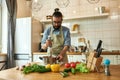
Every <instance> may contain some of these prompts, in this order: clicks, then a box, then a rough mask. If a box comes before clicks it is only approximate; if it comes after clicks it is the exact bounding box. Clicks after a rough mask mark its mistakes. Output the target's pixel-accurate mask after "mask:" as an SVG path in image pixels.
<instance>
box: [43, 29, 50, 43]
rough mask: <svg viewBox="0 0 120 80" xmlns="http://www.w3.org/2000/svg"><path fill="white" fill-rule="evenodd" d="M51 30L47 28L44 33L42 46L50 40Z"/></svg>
mask: <svg viewBox="0 0 120 80" xmlns="http://www.w3.org/2000/svg"><path fill="white" fill-rule="evenodd" d="M49 29H50V28H47V29H46V30H45V31H44V33H43V38H42V40H41V45H43V44H45V42H46V40H47V39H48V35H49V33H50V30H49Z"/></svg>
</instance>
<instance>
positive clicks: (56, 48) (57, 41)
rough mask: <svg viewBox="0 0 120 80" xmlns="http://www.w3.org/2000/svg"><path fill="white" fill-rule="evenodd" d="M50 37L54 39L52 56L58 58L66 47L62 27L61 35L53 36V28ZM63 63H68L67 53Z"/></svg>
mask: <svg viewBox="0 0 120 80" xmlns="http://www.w3.org/2000/svg"><path fill="white" fill-rule="evenodd" d="M50 36H51V39H52V55H53V56H55V57H56V56H57V55H59V54H60V52H61V51H62V49H63V47H64V37H63V31H62V27H60V34H58V35H56V34H53V28H51V32H50ZM63 62H68V59H67V54H66V53H65V54H64V55H63Z"/></svg>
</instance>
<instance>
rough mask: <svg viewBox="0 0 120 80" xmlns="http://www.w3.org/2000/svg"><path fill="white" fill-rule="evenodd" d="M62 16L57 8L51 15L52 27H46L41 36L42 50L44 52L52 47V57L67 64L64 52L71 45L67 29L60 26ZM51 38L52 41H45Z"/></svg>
mask: <svg viewBox="0 0 120 80" xmlns="http://www.w3.org/2000/svg"><path fill="white" fill-rule="evenodd" d="M62 20H63V15H62V13H61V12H60V11H59V9H58V8H56V9H55V12H54V13H53V15H52V26H51V27H48V28H47V29H46V30H45V31H44V34H43V38H42V42H41V44H42V49H44V50H46V49H47V47H48V46H50V45H52V55H54V56H56V58H58V59H59V60H60V61H63V62H67V61H68V60H67V55H66V51H67V50H68V49H69V47H70V45H71V38H70V31H69V29H68V28H67V27H65V26H62V25H61V24H62ZM48 36H51V39H52V41H50V40H47V39H48Z"/></svg>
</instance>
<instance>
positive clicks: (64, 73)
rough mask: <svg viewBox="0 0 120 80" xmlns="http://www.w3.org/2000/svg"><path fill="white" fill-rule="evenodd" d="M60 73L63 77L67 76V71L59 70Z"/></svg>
mask: <svg viewBox="0 0 120 80" xmlns="http://www.w3.org/2000/svg"><path fill="white" fill-rule="evenodd" d="M60 74H61V75H62V76H63V77H67V76H69V74H68V73H67V72H64V71H63V72H60Z"/></svg>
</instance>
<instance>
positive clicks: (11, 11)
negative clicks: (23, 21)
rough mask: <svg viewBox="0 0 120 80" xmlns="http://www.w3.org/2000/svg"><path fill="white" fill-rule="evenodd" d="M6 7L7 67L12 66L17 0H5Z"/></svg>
mask: <svg viewBox="0 0 120 80" xmlns="http://www.w3.org/2000/svg"><path fill="white" fill-rule="evenodd" d="M6 4H7V8H8V41H7V68H12V67H14V66H15V65H14V37H15V27H16V12H17V1H16V0H6Z"/></svg>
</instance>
